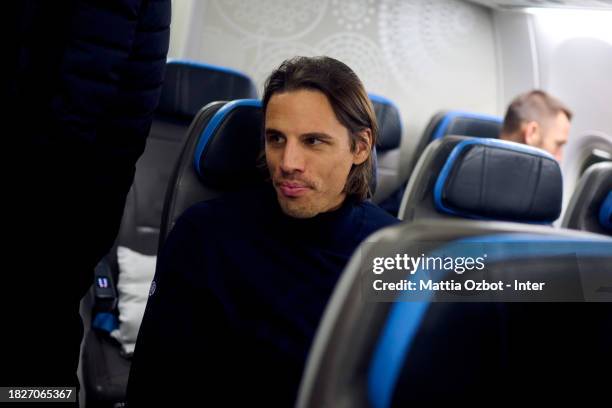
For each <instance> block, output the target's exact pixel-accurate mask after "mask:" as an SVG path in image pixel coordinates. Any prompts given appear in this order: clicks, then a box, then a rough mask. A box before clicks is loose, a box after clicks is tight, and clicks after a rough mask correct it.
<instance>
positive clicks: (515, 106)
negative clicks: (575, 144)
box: [502, 89, 572, 134]
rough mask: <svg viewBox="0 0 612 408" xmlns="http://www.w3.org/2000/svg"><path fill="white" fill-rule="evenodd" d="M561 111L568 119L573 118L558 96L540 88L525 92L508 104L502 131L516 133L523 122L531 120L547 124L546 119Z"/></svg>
mask: <svg viewBox="0 0 612 408" xmlns="http://www.w3.org/2000/svg"><path fill="white" fill-rule="evenodd" d="M560 112H562V113H564V114H565V115H566V116H567V119H568V120H571V119H572V112H571V111H570V110H569V108H568V107H567V106H565V105H564V104H563V103H562V102H561V101H559V100H558V99H557V98H554V97H553V96H551V95H549V94H547V93H546V92H544V91H542V90H539V89H535V90H532V91H529V92H525V93H523V94H520V95H519V96H517V97H516V98H514V100H513V101H512V102H511V103H510V105H509V106H508V110H507V111H506V116H505V117H504V124H503V126H502V133H504V134H513V133H516V132H518V131H519V130H520V129H521V125H522V124H523V123H525V122H531V121H536V122H538V123H539V124H540V125H541V126H545V125H546V123H545V122H546V121H548V120H551V119H554V118H555V117H556V116H557V115H558V114H559V113H560Z"/></svg>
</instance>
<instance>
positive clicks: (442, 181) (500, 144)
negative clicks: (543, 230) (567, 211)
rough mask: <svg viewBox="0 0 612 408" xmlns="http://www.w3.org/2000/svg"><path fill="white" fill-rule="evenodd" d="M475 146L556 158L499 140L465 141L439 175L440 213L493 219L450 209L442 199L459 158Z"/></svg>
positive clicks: (436, 202)
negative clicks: (466, 150)
mask: <svg viewBox="0 0 612 408" xmlns="http://www.w3.org/2000/svg"><path fill="white" fill-rule="evenodd" d="M473 145H484V146H491V147H497V148H500V149H506V150H510V151H514V152H522V153H527V154H531V155H534V156H540V157H544V158H547V159H550V160H555V158H554V157H553V156H552V155H551V154H550V153H548V152H546V151H544V150H541V149H537V148H535V147H531V146H527V145H524V144H519V143H513V142H508V141H505V140H499V139H485V138H482V139H479V138H475V139H468V140H464V141H462V142H460V143H458V144H457V145H456V146H455V147H454V148H453V150H452V152H451V153H450V154H449V155H448V158H447V159H446V163H445V164H444V166H443V167H442V170H441V171H440V174H439V175H438V179H437V180H436V184H435V186H434V205H435V207H436V209H437V210H438V211H440V212H443V213H447V214H453V215H457V216H460V217H465V218H472V219H478V220H491V218H486V217H482V216H479V215H475V214H470V213H468V212H464V211H460V210H457V209H454V208H451V207H448V206H447V205H446V204H444V201H443V199H442V193H443V191H444V186H445V185H446V181H447V180H448V177H449V176H450V173H451V171H452V169H453V166H454V165H455V162H456V161H457V159H458V158H459V156H460V155H461V153H462V152H463V151H464V150H465V149H467V148H468V147H470V146H473ZM553 221H554V220H550V221H543V222H530V224H547V223H550V222H553Z"/></svg>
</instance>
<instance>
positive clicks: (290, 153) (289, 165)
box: [280, 141, 304, 173]
mask: <svg viewBox="0 0 612 408" xmlns="http://www.w3.org/2000/svg"><path fill="white" fill-rule="evenodd" d="M280 168H281V170H282V171H284V172H285V173H292V172H294V171H300V172H301V171H304V152H303V151H302V149H301V147H300V146H299V144H298V143H297V142H295V141H288V142H287V143H286V144H285V148H284V149H283V153H282V157H281V162H280Z"/></svg>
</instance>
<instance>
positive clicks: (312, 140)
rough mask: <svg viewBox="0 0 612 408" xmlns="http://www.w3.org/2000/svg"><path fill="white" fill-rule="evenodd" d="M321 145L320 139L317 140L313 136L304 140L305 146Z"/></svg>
mask: <svg viewBox="0 0 612 408" xmlns="http://www.w3.org/2000/svg"><path fill="white" fill-rule="evenodd" d="M321 143H323V141H322V140H321V139H319V138H318V137H315V136H311V137H307V138H306V144H309V145H318V144H321Z"/></svg>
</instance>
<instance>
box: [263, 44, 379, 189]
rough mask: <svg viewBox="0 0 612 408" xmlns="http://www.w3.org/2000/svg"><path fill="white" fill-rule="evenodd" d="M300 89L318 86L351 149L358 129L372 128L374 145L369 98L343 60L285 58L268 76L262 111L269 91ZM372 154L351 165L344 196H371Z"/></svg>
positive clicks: (375, 129) (375, 135) (373, 117)
mask: <svg viewBox="0 0 612 408" xmlns="http://www.w3.org/2000/svg"><path fill="white" fill-rule="evenodd" d="M300 89H311V90H317V91H320V92H322V93H323V94H325V96H327V99H328V100H329V102H330V104H331V106H332V109H333V110H334V113H335V114H336V117H337V118H338V121H339V122H340V123H342V125H343V126H345V127H346V128H347V129H348V131H349V139H350V143H351V150H352V151H354V150H355V148H356V147H357V142H358V141H359V138H360V137H361V136H360V132H362V131H363V130H365V129H370V130H371V131H372V144H371V147H372V149H374V146H376V140H377V139H378V124H377V122H376V115H375V113H374V108H373V106H372V102H371V101H370V98H369V97H368V94H367V92H366V91H365V88H364V86H363V84H362V83H361V80H360V79H359V77H357V75H356V74H355V73H354V72H353V70H351V69H350V68H349V67H348V66H347V65H346V64H344V63H342V62H340V61H338V60H336V59H333V58H330V57H325V56H321V57H294V58H291V59H288V60H285V61H284V62H283V63H282V64H281V65H280V66H279V67H278V68H277V69H276V70H275V71H274V72H272V74H271V75H270V77H269V78H268V79H267V81H266V84H265V88H264V96H263V110H264V115H265V112H266V109H267V107H268V102H269V101H270V98H271V97H272V95H274V94H276V93H283V92H289V91H297V90H300ZM373 165H374V164H373V160H372V154H370V156H369V157H368V159H367V160H366V161H365V162H363V163H362V164H359V165H354V166H353V168H352V169H351V171H350V173H349V176H348V179H347V182H346V185H345V186H344V191H345V193H346V194H347V196H351V197H354V198H356V199H358V200H361V201H362V200H365V199H366V198H368V197H369V196H371V192H370V181H371V179H372V177H373V169H372V166H373Z"/></svg>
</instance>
